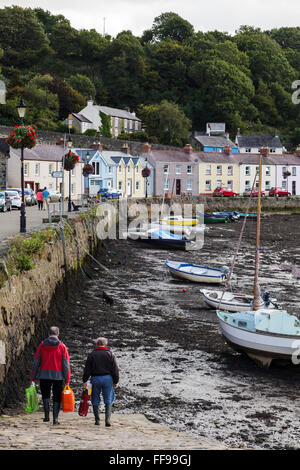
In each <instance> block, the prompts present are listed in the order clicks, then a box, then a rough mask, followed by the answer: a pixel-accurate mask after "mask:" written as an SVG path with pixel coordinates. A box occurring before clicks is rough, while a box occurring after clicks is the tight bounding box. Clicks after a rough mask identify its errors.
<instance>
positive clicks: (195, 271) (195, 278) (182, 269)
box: [165, 260, 229, 284]
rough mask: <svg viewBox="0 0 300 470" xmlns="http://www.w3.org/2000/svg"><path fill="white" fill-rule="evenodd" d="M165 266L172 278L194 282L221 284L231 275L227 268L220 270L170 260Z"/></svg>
mask: <svg viewBox="0 0 300 470" xmlns="http://www.w3.org/2000/svg"><path fill="white" fill-rule="evenodd" d="M165 265H166V267H167V268H168V270H169V272H170V274H171V275H172V276H174V277H176V278H180V279H184V280H187V281H192V282H204V283H210V284H221V283H223V282H225V281H226V279H227V275H228V273H229V269H228V267H227V266H223V267H222V268H220V269H218V268H209V267H208V266H199V265H196V264H191V263H182V262H181V261H169V260H166V261H165Z"/></svg>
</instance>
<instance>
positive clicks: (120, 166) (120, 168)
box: [119, 165, 122, 173]
mask: <svg viewBox="0 0 300 470" xmlns="http://www.w3.org/2000/svg"><path fill="white" fill-rule="evenodd" d="M119 173H122V165H119Z"/></svg>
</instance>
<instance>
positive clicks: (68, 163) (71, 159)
mask: <svg viewBox="0 0 300 470" xmlns="http://www.w3.org/2000/svg"><path fill="white" fill-rule="evenodd" d="M78 162H79V156H78V155H77V154H76V153H74V152H68V153H66V154H65V164H64V169H65V170H67V171H71V170H73V168H75V165H76V163H78Z"/></svg>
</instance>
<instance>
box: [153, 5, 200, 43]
mask: <svg viewBox="0 0 300 470" xmlns="http://www.w3.org/2000/svg"><path fill="white" fill-rule="evenodd" d="M193 34H194V27H193V26H192V25H191V23H189V22H188V21H187V20H184V19H183V18H181V17H180V16H179V15H178V14H177V13H174V12H166V13H162V14H161V15H159V16H157V17H155V18H154V22H153V26H152V35H153V36H152V37H153V39H154V40H156V41H163V40H165V39H174V41H178V42H182V41H184V40H186V39H189V38H190V37H191V36H193Z"/></svg>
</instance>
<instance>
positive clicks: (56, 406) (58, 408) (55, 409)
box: [53, 401, 60, 425]
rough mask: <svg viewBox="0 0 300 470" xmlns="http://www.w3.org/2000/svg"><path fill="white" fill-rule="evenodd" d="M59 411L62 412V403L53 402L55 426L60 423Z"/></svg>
mask: <svg viewBox="0 0 300 470" xmlns="http://www.w3.org/2000/svg"><path fill="white" fill-rule="evenodd" d="M59 410H60V403H58V402H55V401H54V402H53V424H54V425H56V424H59V422H58V414H59Z"/></svg>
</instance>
